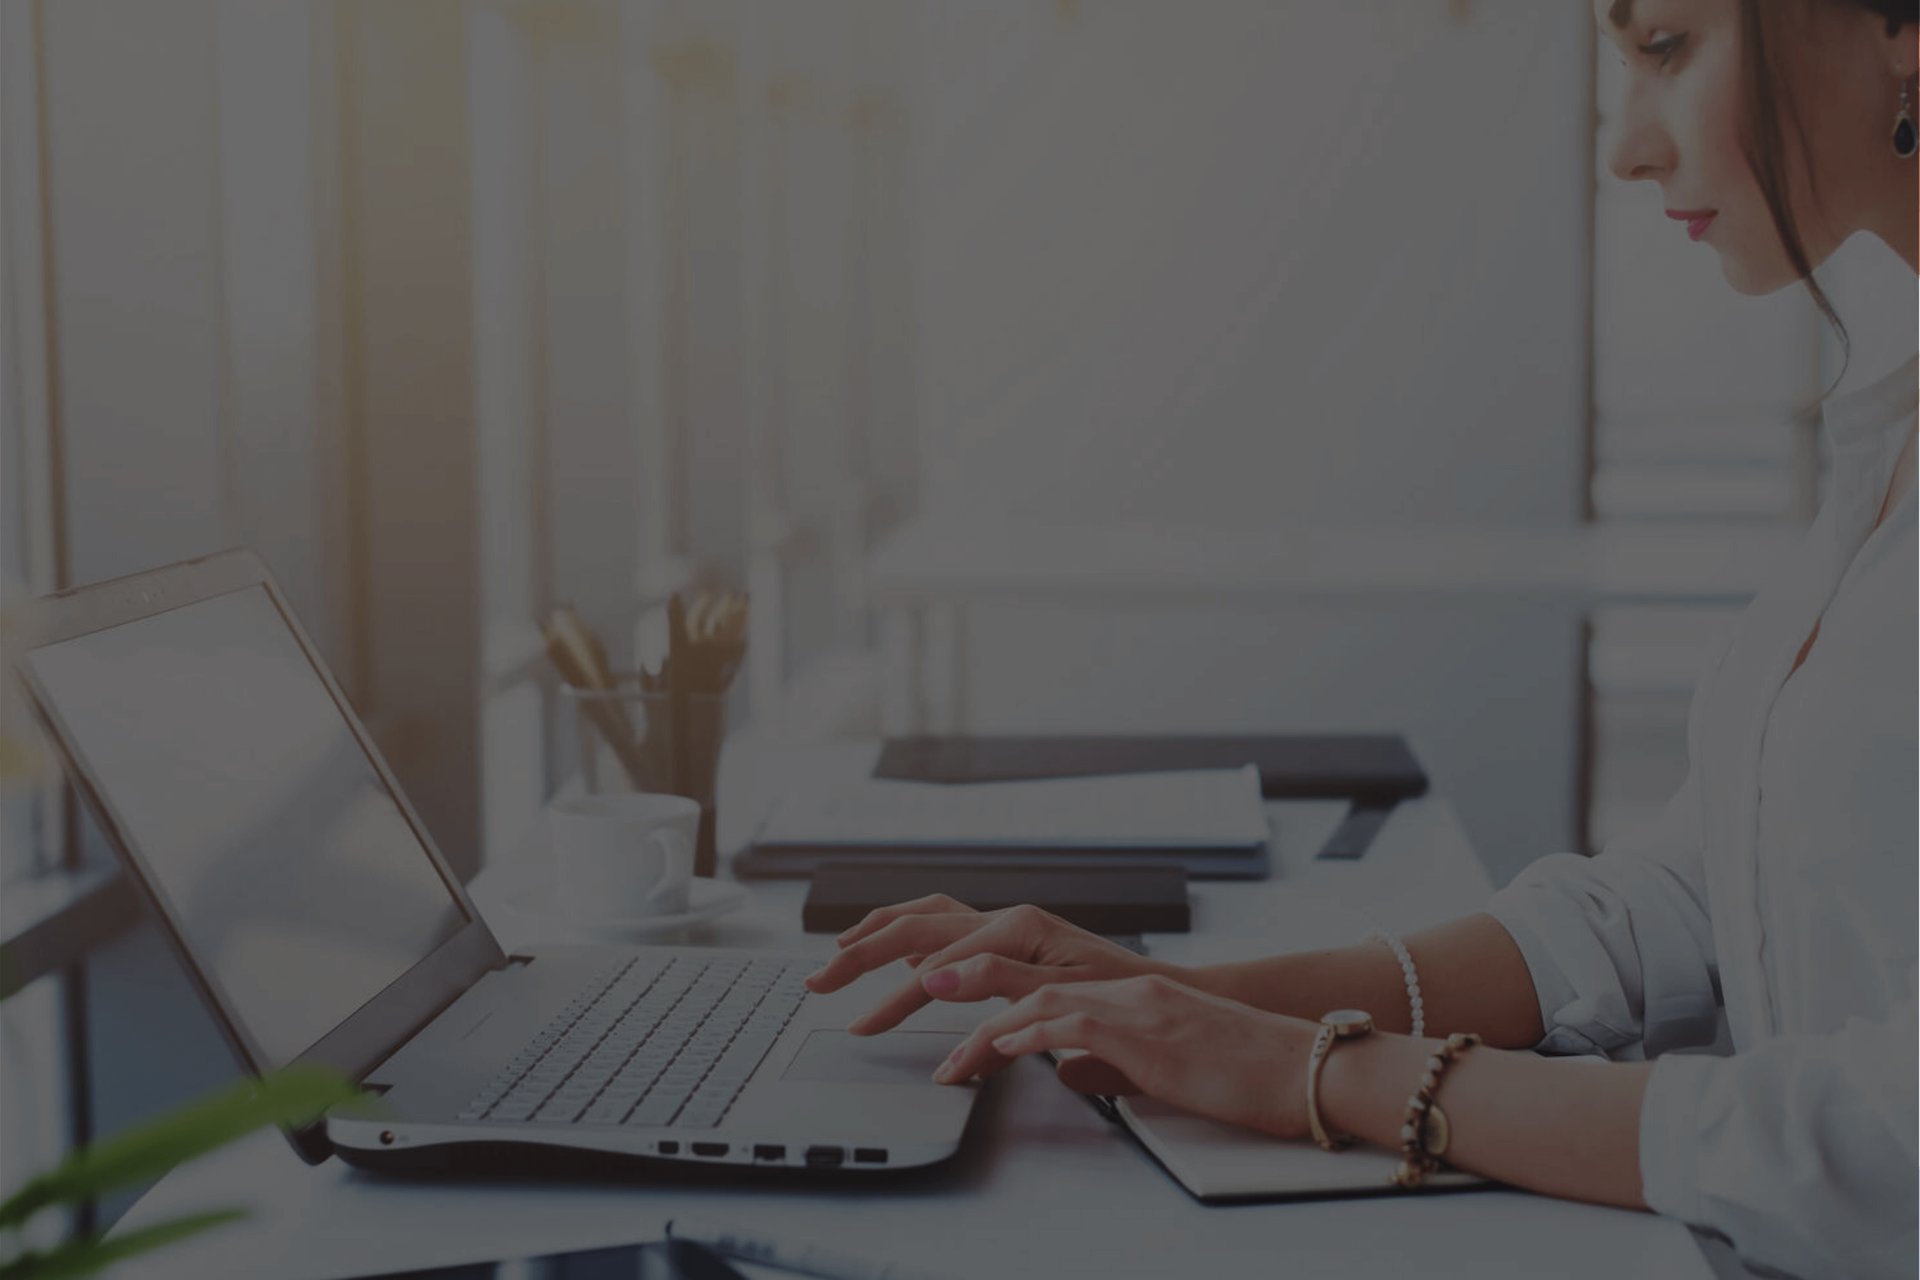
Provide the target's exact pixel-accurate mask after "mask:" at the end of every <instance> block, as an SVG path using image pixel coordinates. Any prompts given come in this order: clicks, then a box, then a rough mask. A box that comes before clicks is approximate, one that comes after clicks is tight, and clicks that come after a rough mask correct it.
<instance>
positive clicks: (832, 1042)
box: [780, 1029, 966, 1084]
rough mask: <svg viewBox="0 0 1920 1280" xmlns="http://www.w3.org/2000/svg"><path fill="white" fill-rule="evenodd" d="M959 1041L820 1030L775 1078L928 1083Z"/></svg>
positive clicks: (945, 1036)
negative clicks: (861, 1034) (862, 1034)
mask: <svg viewBox="0 0 1920 1280" xmlns="http://www.w3.org/2000/svg"><path fill="white" fill-rule="evenodd" d="M965 1039H966V1037H965V1036H963V1035H958V1034H955V1033H953V1032H946V1031H889V1032H886V1033H885V1034H882V1035H877V1036H856V1035H849V1034H848V1033H847V1032H845V1031H830V1030H824V1029H823V1030H820V1031H815V1032H813V1033H812V1034H810V1035H809V1036H808V1037H807V1040H806V1043H805V1044H803V1045H801V1046H800V1052H799V1053H797V1054H795V1055H794V1056H793V1061H791V1062H789V1063H788V1064H787V1069H786V1070H785V1071H784V1072H782V1073H781V1075H780V1078H781V1079H782V1080H796V1081H821V1082H828V1083H834V1084H930V1083H932V1080H933V1069H934V1068H935V1067H937V1066H939V1065H940V1064H941V1063H942V1062H945V1061H946V1060H947V1055H948V1054H950V1053H952V1052H953V1051H954V1050H955V1049H956V1048H958V1047H959V1044H960V1042H961V1041H962V1040H965Z"/></svg>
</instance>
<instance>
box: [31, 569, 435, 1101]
mask: <svg viewBox="0 0 1920 1280" xmlns="http://www.w3.org/2000/svg"><path fill="white" fill-rule="evenodd" d="M26 660H27V664H28V665H29V667H30V669H31V672H32V675H33V678H34V680H35V682H36V683H37V684H38V685H39V686H40V689H41V694H42V697H43V699H44V700H45V701H46V702H47V703H48V705H49V710H50V711H51V713H52V714H53V715H54V716H55V717H56V718H57V719H58V720H59V722H60V723H61V726H62V728H63V730H64V734H65V737H66V740H67V742H68V745H69V748H70V749H71V750H73V751H74V753H75V754H76V755H77V756H79V757H80V760H81V762H82V763H83V765H84V766H85V767H86V769H87V770H88V772H90V773H91V775H92V777H93V779H94V783H95V785H96V787H97V788H98V789H99V791H100V792H101V794H102V798H103V799H104V800H105V802H106V804H107V805H108V807H109V808H110V809H111V810H112V811H113V812H114V813H115V814H116V815H117V817H118V821H119V823H120V825H121V826H122V828H123V829H124V830H125V832H126V833H127V835H128V838H129V839H130V841H131V842H132V843H133V844H134V846H135V851H136V852H137V853H138V854H139V856H140V857H141V858H142V860H143V861H144V862H145V863H146V866H147V871H148V878H149V879H150V881H151V882H152V883H153V885H154V888H155V890H156V892H157V893H159V894H160V895H161V897H162V899H163V901H164V902H165V904H166V906H167V908H168V911H169V914H171V916H172V918H173V920H174V922H175V925H176V927H177V928H178V929H179V930H180V932H181V934H182V935H183V940H184V942H185V943H186V946H187V947H188V949H189V950H190V951H191V952H192V953H193V954H194V956H195V957H196V958H197V960H198V961H199V964H200V966H201V969H202V971H203V973H204V975H205V977H206V978H207V980H208V981H209V982H211V983H213V984H214V985H215V986H216V987H217V988H219V989H220V991H221V994H223V995H224V997H225V999H226V1001H227V1004H228V1007H229V1008H231V1009H232V1010H233V1012H234V1014H235V1015H236V1017H237V1018H238V1020H239V1021H240V1023H241V1024H242V1025H243V1026H244V1027H245V1028H246V1029H247V1030H248V1032H250V1033H251V1035H252V1037H253V1039H254V1041H255V1043H256V1044H257V1045H258V1046H259V1048H260V1050H261V1051H262V1052H263V1053H264V1054H265V1055H266V1057H267V1058H268V1059H269V1060H270V1061H271V1062H273V1063H276V1064H277V1063H284V1062H288V1061H291V1060H292V1059H294V1058H296V1057H298V1056H299V1055H300V1054H301V1053H302V1052H303V1051H304V1050H306V1049H307V1048H309V1047H310V1046H312V1045H313V1044H314V1043H315V1042H316V1041H318V1040H319V1039H320V1038H321V1037H322V1036H324V1035H326V1034H327V1033H328V1032H329V1031H331V1030H333V1029H334V1027H336V1026H337V1025H338V1024H339V1023H340V1022H342V1021H343V1020H344V1019H346V1018H347V1017H348V1016H350V1015H351V1014H352V1013H353V1012H354V1011H355V1010H357V1009H359V1008H360V1007H361V1006H362V1005H364V1004H366V1003H367V1001H369V1000H371V999H372V998H373V997H374V996H376V995H378V994H379V993H380V991H381V990H382V989H383V988H385V987H386V986H387V985H388V984H389V983H391V982H393V981H394V980H395V979H396V978H399V977H400V976H401V975H402V974H404V973H405V972H406V971H407V970H408V969H409V968H411V967H412V966H413V965H414V964H416V963H418V962H419V961H421V960H423V959H425V958H426V957H427V955H428V954H429V953H431V952H432V951H433V949H434V948H435V947H437V946H439V945H440V944H441V943H443V942H445V941H446V940H447V939H448V938H449V937H451V936H452V935H453V934H454V933H456V932H457V931H458V930H459V929H460V928H461V927H462V926H463V925H465V924H466V923H467V916H466V913H465V911H464V910H463V909H462V907H461V904H460V899H459V898H458V897H457V896H456V895H455V893H454V891H453V889H452V887H451V886H450V885H449V884H448V883H447V881H446V880H445V879H444V878H443V877H442V876H441V874H440V871H439V868H438V867H437V866H436V865H435V863H434V861H433V859H432V858H431V857H430V856H429V854H428V853H427V850H426V847H425V846H424V845H423V844H422V843H421V841H420V840H419V838H418V837H417V836H415V834H414V831H413V828H412V827H411V826H410V825H409V824H408V823H407V820H406V818H405V817H404V816H403V814H402V813H401V810H400V806H399V804H398V803H397V801H396V800H395V798H394V796H393V793H392V792H391V791H389V790H388V788H387V786H386V785H385V783H383V782H382V781H381V778H380V774H379V773H378V771H377V770H376V769H375V768H374V766H373V764H372V762H371V761H370V760H369V759H368V758H367V755H366V753H365V752H364V751H362V750H361V747H360V743H359V740H358V739H357V738H356V737H355V736H354V733H353V731H352V729H351V727H350V726H349V725H348V723H347V721H346V719H345V718H344V717H343V716H342V715H341V712H340V709H339V708H338V707H337V706H336V705H335V704H334V700H333V697H332V695H331V694H330V693H329V691H328V689H327V686H326V685H325V684H324V683H323V682H322V680H321V678H320V675H319V673H318V672H317V671H316V670H315V669H314V666H313V663H312V662H311V661H310V660H309V659H308V657H307V654H306V652H305V650H303V649H302V648H301V645H300V642H299V640H298V639H297V638H296V637H295V635H294V633H293V631H292V630H291V629H290V628H289V627H288V625H287V623H286V620H285V619H284V618H282V616H281V613H280V610H279V608H278V607H277V606H276V604H275V602H274V600H273V598H272V597H271V596H270V595H268V593H267V591H266V589H265V588H264V587H261V586H252V587H246V588H243V589H241V590H238V591H232V592H229V593H227V594H225V595H220V596H215V597H213V598H211V599H207V600H201V601H198V602H196V603H193V604H188V605H184V606H181V607H180V608H177V609H173V610H170V611H168V612H165V613H159V614H155V615H153V616H151V617H146V618H142V619H139V620H137V621H134V622H128V623H124V624H122V625H119V626H115V627H109V628H106V629H105V630H101V631H95V632H91V633H89V634H86V635H82V636H77V637H74V638H72V639H68V640H63V641H59V642H57V643H54V644H49V645H46V646H44V647H41V648H38V649H35V650H34V651H33V652H31V653H30V654H28V655H27V659H26Z"/></svg>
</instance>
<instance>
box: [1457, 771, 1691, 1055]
mask: <svg viewBox="0 0 1920 1280" xmlns="http://www.w3.org/2000/svg"><path fill="white" fill-rule="evenodd" d="M1701 846H1702V841H1701V819H1700V796H1699V792H1698V790H1697V789H1696V786H1695V783H1694V781H1693V779H1692V778H1691V777H1689V778H1688V780H1687V782H1686V784H1685V785H1683V786H1682V787H1681V788H1680V790H1679V791H1677V792H1675V793H1674V796H1673V798H1672V799H1671V800H1670V801H1669V802H1668V803H1667V806H1666V808H1665V809H1664V810H1663V811H1662V812H1661V813H1660V815H1659V817H1658V818H1657V819H1655V820H1654V821H1653V822H1651V823H1649V824H1647V825H1646V827H1645V828H1644V829H1643V830H1641V831H1639V832H1636V833H1634V834H1633V835H1630V836H1627V837H1625V838H1623V839H1621V840H1618V841H1615V842H1614V843H1613V844H1611V845H1609V846H1608V848H1607V849H1606V851H1605V852H1603V853H1601V854H1600V855H1599V856H1597V857H1593V858H1582V857H1579V856H1577V855H1575V854H1566V853H1562V854H1555V855H1553V856H1551V857H1547V858H1542V859H1541V860H1540V861H1538V862H1536V863H1534V864H1533V865H1532V866H1530V867H1528V868H1527V869H1526V870H1525V871H1522V872H1521V873H1520V875H1519V876H1517V877H1516V878H1515V879H1514V881H1513V883H1511V884H1509V885H1508V886H1507V887H1506V888H1505V889H1502V890H1501V891H1500V892H1499V893H1497V894H1495V895H1494V897H1493V900H1492V901H1491V902H1490V903H1489V904H1488V907H1487V910H1488V911H1489V913H1490V914H1492V916H1493V917H1494V918H1495V919H1496V920H1498V921H1499V922H1500V923H1501V925H1502V926H1504V927H1505V928H1506V930H1507V932H1508V933H1509V934H1511V935H1512V936H1513V940H1514V942H1515V943H1516V944H1517V945H1518V946H1519V948H1520V952H1521V954H1522V955H1523V956H1524V957H1525V958H1526V962H1527V969H1528V972H1529V973H1530V974H1531V976H1532V978H1533V986H1534V992H1535V994H1536V995H1537V996H1538V997H1539V1000H1540V1019H1541V1023H1542V1025H1544V1026H1545V1028H1546V1035H1545V1037H1544V1038H1543V1039H1542V1040H1541V1042H1540V1046H1539V1047H1540V1048H1542V1049H1544V1050H1547V1051H1549V1052H1553V1053H1603V1054H1607V1055H1609V1056H1638V1055H1639V1053H1640V1051H1641V1050H1644V1052H1645V1054H1646V1056H1648V1057H1652V1056H1654V1055H1657V1054H1660V1053H1663V1052H1665V1051H1667V1050H1669V1049H1678V1048H1685V1047H1688V1046H1694V1045H1704V1044H1710V1043H1712V1041H1713V1039H1714V1033H1715V1029H1716V1027H1717V1021H1718V1020H1717V1013H1718V1010H1719V1007H1720V975H1719V969H1718V967H1717V963H1716V961H1715V958H1714V949H1713V925H1712V922H1711V920H1710V919H1709V917H1708V913H1707V895H1706V886H1705V879H1704V874H1703V872H1702V867H1701Z"/></svg>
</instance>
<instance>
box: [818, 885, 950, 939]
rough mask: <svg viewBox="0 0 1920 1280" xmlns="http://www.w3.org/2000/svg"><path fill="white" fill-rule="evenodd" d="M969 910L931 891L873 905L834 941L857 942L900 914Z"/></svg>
mask: <svg viewBox="0 0 1920 1280" xmlns="http://www.w3.org/2000/svg"><path fill="white" fill-rule="evenodd" d="M971 910H973V908H971V907H969V906H967V905H966V904H965V903H963V902H959V901H956V900H955V899H953V898H949V897H948V896H947V895H946V894H944V893H932V894H928V895H927V896H926V897H924V898H915V899H913V900H912V901H911V902H896V903H894V904H893V905H892V906H890V907H875V908H874V909H873V910H871V911H869V912H867V914H866V915H865V916H864V917H863V918H862V919H861V921H860V923H859V924H856V925H854V926H853V928H851V929H848V930H847V931H846V932H845V933H842V934H841V935H840V936H839V937H838V938H836V939H835V941H836V942H838V943H839V944H840V945H841V946H843V947H844V946H847V945H848V944H850V943H855V942H858V941H860V939H862V938H864V937H867V936H868V935H869V934H873V933H877V932H878V931H879V930H881V929H883V928H885V927H886V926H887V925H890V924H892V923H893V922H894V921H895V920H898V919H899V918H900V917H902V916H912V915H952V914H954V913H956V912H965V911H971Z"/></svg>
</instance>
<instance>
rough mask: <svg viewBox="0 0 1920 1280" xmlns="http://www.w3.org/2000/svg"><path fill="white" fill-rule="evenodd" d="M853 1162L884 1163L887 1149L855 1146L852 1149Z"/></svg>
mask: <svg viewBox="0 0 1920 1280" xmlns="http://www.w3.org/2000/svg"><path fill="white" fill-rule="evenodd" d="M853 1162H854V1163H855V1164H885V1163H886V1162H887V1149H886V1148H885V1147H855V1148H854V1149H853Z"/></svg>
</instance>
